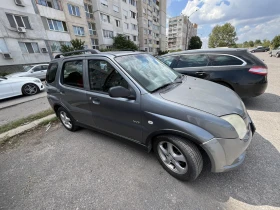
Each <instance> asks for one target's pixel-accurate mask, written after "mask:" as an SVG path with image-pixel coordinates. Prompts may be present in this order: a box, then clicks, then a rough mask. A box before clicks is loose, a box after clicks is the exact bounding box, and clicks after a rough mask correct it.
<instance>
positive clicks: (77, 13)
mask: <svg viewBox="0 0 280 210" xmlns="http://www.w3.org/2000/svg"><path fill="white" fill-rule="evenodd" d="M67 5H68V11H69V14H70V15H74V16H77V17H80V16H81V15H80V9H79V7H77V6H73V5H71V4H67Z"/></svg>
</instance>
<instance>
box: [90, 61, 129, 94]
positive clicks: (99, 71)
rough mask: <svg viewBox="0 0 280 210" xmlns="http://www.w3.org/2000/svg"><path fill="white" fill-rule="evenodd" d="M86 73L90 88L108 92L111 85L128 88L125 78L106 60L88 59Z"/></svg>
mask: <svg viewBox="0 0 280 210" xmlns="http://www.w3.org/2000/svg"><path fill="white" fill-rule="evenodd" d="M88 75H89V84H90V89H91V90H95V91H101V92H108V91H109V89H110V88H111V87H115V86H123V87H125V88H128V83H127V82H126V81H125V79H124V78H123V77H122V76H121V75H120V74H119V72H118V71H116V70H115V69H114V67H113V66H112V65H111V64H110V63H108V62H107V61H103V60H89V61H88Z"/></svg>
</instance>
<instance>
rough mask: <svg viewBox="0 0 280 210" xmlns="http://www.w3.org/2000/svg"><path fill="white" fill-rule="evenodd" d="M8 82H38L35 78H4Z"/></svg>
mask: <svg viewBox="0 0 280 210" xmlns="http://www.w3.org/2000/svg"><path fill="white" fill-rule="evenodd" d="M6 78H7V79H8V81H13V82H17V81H18V82H21V81H31V82H33V81H34V80H35V79H36V80H38V78H35V77H6Z"/></svg>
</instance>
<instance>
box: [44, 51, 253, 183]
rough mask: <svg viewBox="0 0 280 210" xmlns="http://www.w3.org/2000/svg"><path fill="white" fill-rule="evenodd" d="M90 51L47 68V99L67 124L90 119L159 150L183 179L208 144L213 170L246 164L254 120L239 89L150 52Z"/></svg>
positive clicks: (193, 173) (197, 166)
mask: <svg viewBox="0 0 280 210" xmlns="http://www.w3.org/2000/svg"><path fill="white" fill-rule="evenodd" d="M85 51H90V52H92V53H93V54H82V55H75V56H68V57H66V56H65V57H62V58H61V55H57V56H56V59H54V60H52V61H51V63H50V65H49V68H48V71H47V77H46V81H47V85H46V86H47V93H48V100H49V103H50V105H51V107H52V108H53V109H54V111H55V112H56V114H57V116H58V117H59V119H60V120H61V122H62V124H63V125H64V127H65V128H66V129H68V130H69V131H76V130H77V129H78V128H79V127H86V128H90V129H94V130H97V131H100V132H103V133H106V134H111V135H113V136H115V137H121V138H124V139H127V140H129V141H132V142H135V143H137V144H139V145H141V146H143V147H144V148H146V149H147V151H151V150H153V151H154V153H155V155H156V156H157V158H158V160H159V162H160V163H161V165H162V166H163V168H164V169H165V170H166V171H167V172H168V173H170V174H171V175H172V176H174V177H176V178H177V179H180V180H188V181H190V180H194V179H196V178H197V177H198V175H199V174H200V172H201V170H202V167H203V157H204V156H203V155H202V153H204V152H205V153H206V154H207V155H206V156H208V157H209V159H210V161H211V170H212V172H225V171H228V170H231V169H234V168H236V167H238V166H239V165H241V164H242V162H243V161H244V158H245V151H246V149H247V147H248V146H249V144H250V142H251V139H252V136H253V134H254V132H255V127H254V124H253V122H252V120H251V118H250V116H249V115H248V113H247V111H246V108H245V106H244V104H243V102H242V101H241V99H240V98H239V96H238V95H237V94H236V93H235V92H234V91H232V90H231V89H229V88H227V87H224V86H221V85H219V84H215V83H213V82H210V81H206V80H202V79H198V78H194V77H190V76H184V75H181V74H179V73H177V72H175V71H173V70H172V69H171V68H169V67H168V66H166V65H165V64H163V63H162V62H161V61H159V60H157V59H156V58H154V57H153V56H151V55H149V54H146V53H142V52H107V53H100V52H99V51H96V50H85ZM72 53H73V52H72Z"/></svg>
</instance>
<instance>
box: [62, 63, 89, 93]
mask: <svg viewBox="0 0 280 210" xmlns="http://www.w3.org/2000/svg"><path fill="white" fill-rule="evenodd" d="M62 83H63V84H65V85H69V86H73V87H79V88H83V87H84V82H83V60H74V61H66V62H65V63H64V64H63V68H62Z"/></svg>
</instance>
